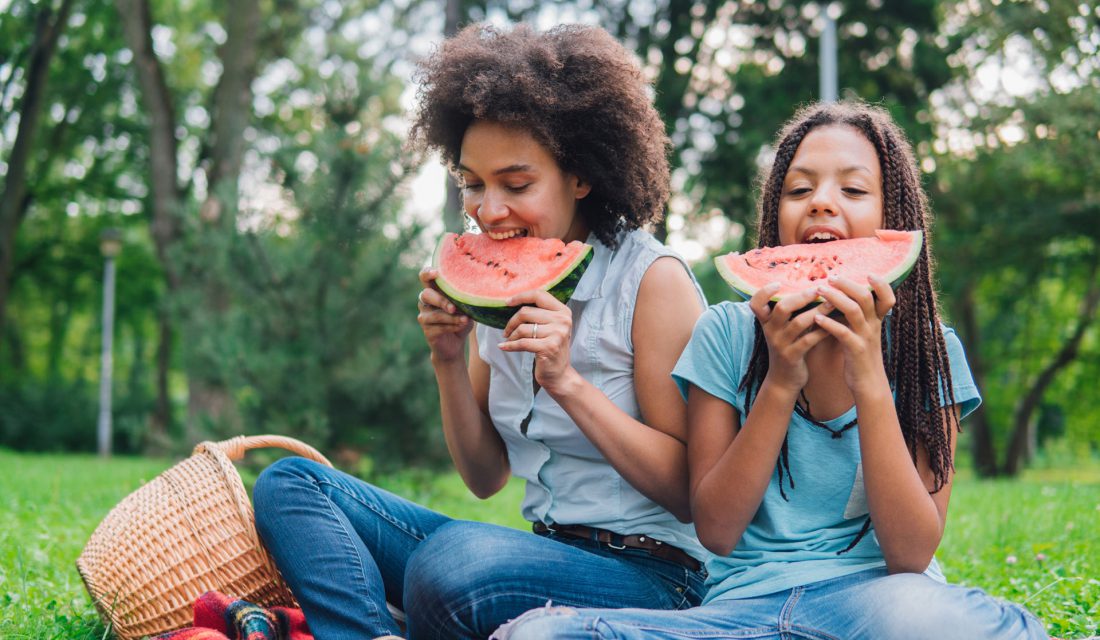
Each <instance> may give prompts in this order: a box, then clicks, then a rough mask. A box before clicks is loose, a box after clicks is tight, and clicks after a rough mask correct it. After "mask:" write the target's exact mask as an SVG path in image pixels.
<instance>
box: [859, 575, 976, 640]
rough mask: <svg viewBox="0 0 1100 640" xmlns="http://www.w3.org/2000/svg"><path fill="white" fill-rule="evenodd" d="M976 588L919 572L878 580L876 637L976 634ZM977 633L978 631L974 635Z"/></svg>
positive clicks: (961, 636) (874, 624) (968, 635)
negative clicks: (959, 585) (962, 585)
mask: <svg viewBox="0 0 1100 640" xmlns="http://www.w3.org/2000/svg"><path fill="white" fill-rule="evenodd" d="M975 594H977V595H981V596H982V597H983V598H988V596H985V594H984V593H982V592H980V590H977V589H965V588H962V587H951V586H948V585H946V584H943V583H940V582H936V581H935V580H932V579H931V578H928V577H927V576H925V575H922V574H916V573H902V574H895V575H891V576H887V577H885V578H881V579H880V580H878V581H877V583H876V584H875V588H874V596H873V597H874V599H875V601H876V605H877V606H876V607H875V613H874V615H873V616H872V619H873V622H872V624H873V626H875V627H877V631H876V632H875V634H874V637H877V638H884V639H886V638H978V637H982V636H983V635H984V632H983V631H982V630H981V629H979V628H977V625H981V623H982V621H981V620H980V619H979V611H980V606H979V605H978V603H975V602H972V601H971V599H972V597H973V596H974V595H975ZM974 634H977V635H974Z"/></svg>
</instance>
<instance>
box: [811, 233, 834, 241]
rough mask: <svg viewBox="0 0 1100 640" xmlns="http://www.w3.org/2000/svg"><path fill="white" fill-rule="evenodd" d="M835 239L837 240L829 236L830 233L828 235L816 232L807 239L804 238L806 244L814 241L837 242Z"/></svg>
mask: <svg viewBox="0 0 1100 640" xmlns="http://www.w3.org/2000/svg"><path fill="white" fill-rule="evenodd" d="M837 239H838V238H837V237H836V236H835V235H833V234H831V233H828V232H825V231H817V232H815V233H812V234H810V236H809V237H808V238H806V241H807V242H815V241H819V240H837Z"/></svg>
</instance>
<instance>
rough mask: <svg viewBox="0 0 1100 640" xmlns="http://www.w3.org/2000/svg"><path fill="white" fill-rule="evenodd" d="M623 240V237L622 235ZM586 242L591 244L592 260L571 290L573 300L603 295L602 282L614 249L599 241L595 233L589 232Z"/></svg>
mask: <svg viewBox="0 0 1100 640" xmlns="http://www.w3.org/2000/svg"><path fill="white" fill-rule="evenodd" d="M622 239H623V240H625V237H622ZM585 242H586V243H588V244H590V245H592V254H593V255H592V262H591V263H589V265H588V268H587V269H585V271H584V275H583V276H581V280H580V282H578V283H577V288H576V289H575V290H574V291H573V297H572V298H571V299H573V300H592V299H594V298H602V297H603V282H604V278H605V277H606V276H607V270H608V268H609V267H610V266H611V258H613V257H614V256H615V250H614V249H612V248H611V247H608V246H607V245H606V244H604V243H602V242H600V240H599V238H597V237H596V234H594V233H589V234H588V239H587V240H585Z"/></svg>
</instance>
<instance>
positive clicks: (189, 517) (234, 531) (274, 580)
mask: <svg viewBox="0 0 1100 640" xmlns="http://www.w3.org/2000/svg"><path fill="white" fill-rule="evenodd" d="M270 446H274V447H280V448H284V449H287V450H290V451H293V452H294V453H297V454H299V455H302V456H304V457H307V458H310V459H312V460H316V461H317V462H321V463H323V464H326V465H329V466H332V465H331V464H330V463H329V462H328V460H326V459H325V457H324V456H322V455H321V454H320V453H318V452H317V451H316V450H315V449H313V448H312V447H310V446H309V445H306V444H304V443H302V442H299V441H297V440H294V439H293V438H285V437H282V436H249V437H245V436H241V437H237V438H232V439H230V440H225V441H222V442H203V443H201V444H199V445H198V446H197V447H195V450H194V453H193V454H192V456H191V457H190V458H187V459H186V460H183V461H181V462H180V463H178V464H176V465H175V466H174V467H172V468H170V469H168V470H167V471H165V472H163V473H161V474H160V475H159V476H157V477H156V478H154V479H153V480H152V481H150V482H149V483H147V484H145V485H144V486H142V487H140V488H139V489H137V490H136V491H134V492H133V493H131V494H130V495H129V496H127V497H126V498H124V499H123V500H122V502H120V503H119V504H118V505H117V506H116V507H115V508H114V509H112V510H111V511H110V513H108V514H107V516H106V517H105V518H104V519H103V521H102V522H101V523H100V524H99V526H98V527H97V528H96V530H95V532H94V533H93V534H92V537H91V538H90V539H89V540H88V544H86V545H85V546H84V550H83V551H82V552H81V554H80V557H79V558H78V559H77V561H76V565H77V569H78V570H79V571H80V576H81V577H82V578H83V579H84V584H85V586H86V587H87V588H88V593H90V594H91V596H92V600H93V601H94V602H95V606H96V609H97V610H98V611H99V614H100V616H101V617H102V618H103V621H104V623H105V624H107V625H109V626H110V627H111V629H112V631H113V632H114V633H115V634H116V635H117V636H118V638H120V640H131V639H137V638H142V637H145V636H147V635H155V634H158V633H164V632H166V631H171V630H173V629H178V628H180V627H184V626H188V625H190V624H191V622H192V609H191V607H192V604H193V603H194V602H195V599H196V598H198V597H199V596H200V595H202V594H203V593H205V592H207V591H210V590H217V591H220V592H222V593H224V594H226V595H229V596H233V597H238V598H243V599H245V600H248V601H250V602H254V603H257V604H260V605H263V606H276V605H291V606H293V605H294V604H295V602H294V597H293V596H292V595H291V593H290V590H289V589H287V587H286V584H285V583H284V582H283V580H282V577H281V576H280V575H279V572H278V570H277V569H276V568H275V564H274V562H272V560H271V557H270V556H269V555H268V554H267V551H266V550H265V549H264V548H263V546H262V544H261V543H260V540H259V537H258V536H257V534H256V526H255V518H254V515H253V511H252V504H251V503H250V502H249V499H248V493H247V492H246V491H245V488H244V484H243V483H242V482H241V478H240V475H239V474H238V473H237V469H236V468H235V467H234V466H233V460H239V459H240V458H241V457H242V456H243V455H244V452H245V451H247V450H249V449H254V448H259V447H270Z"/></svg>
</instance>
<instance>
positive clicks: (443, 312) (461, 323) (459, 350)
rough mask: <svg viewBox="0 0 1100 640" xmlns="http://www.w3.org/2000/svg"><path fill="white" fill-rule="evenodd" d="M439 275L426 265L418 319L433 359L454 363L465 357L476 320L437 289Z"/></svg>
mask: <svg viewBox="0 0 1100 640" xmlns="http://www.w3.org/2000/svg"><path fill="white" fill-rule="evenodd" d="M437 277H439V271H438V270H437V269H432V268H430V267H426V268H424V269H423V270H421V271H420V282H421V283H422V284H423V285H424V288H423V289H421V290H420V293H419V295H418V296H417V301H416V306H417V309H418V310H419V313H418V314H417V315H416V321H417V322H419V323H420V328H421V329H423V330H424V337H425V338H427V340H428V346H429V347H430V348H431V350H432V359H433V360H435V361H437V362H453V361H455V360H459V359H461V358H462V357H463V355H464V354H463V351H464V349H463V347H464V346H465V344H466V336H468V335H470V329H471V328H472V327H473V326H474V323H473V321H472V320H470V318H469V317H468V316H466V315H464V314H462V313H461V312H460V311H459V310H458V308H457V307H455V305H454V303H453V302H451V301H450V300H448V299H447V296H445V295H443V293H442V292H441V291H439V289H437V288H436V286H435V279H436V278H437Z"/></svg>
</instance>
